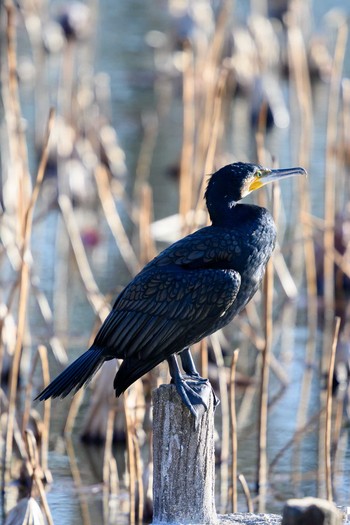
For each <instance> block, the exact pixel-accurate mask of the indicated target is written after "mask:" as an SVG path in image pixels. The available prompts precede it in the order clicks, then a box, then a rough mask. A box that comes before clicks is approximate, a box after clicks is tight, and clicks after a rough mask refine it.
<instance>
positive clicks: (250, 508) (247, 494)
mask: <svg viewBox="0 0 350 525" xmlns="http://www.w3.org/2000/svg"><path fill="white" fill-rule="evenodd" d="M238 480H239V482H240V484H241V486H242V489H243V492H244V495H245V499H246V502H247V507H248V512H254V504H253V500H252V497H251V495H250V490H249V487H248V483H247V480H246V479H245V477H244V475H243V474H239V476H238Z"/></svg>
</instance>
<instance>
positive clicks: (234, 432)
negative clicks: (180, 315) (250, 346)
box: [230, 349, 248, 512]
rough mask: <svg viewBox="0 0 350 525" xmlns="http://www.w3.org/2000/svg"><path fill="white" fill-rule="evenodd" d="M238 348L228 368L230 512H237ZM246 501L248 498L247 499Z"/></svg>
mask: <svg viewBox="0 0 350 525" xmlns="http://www.w3.org/2000/svg"><path fill="white" fill-rule="evenodd" d="M238 355H239V350H238V349H237V350H235V351H234V352H233V356H232V363H231V370H230V413H231V445H232V458H231V461H232V463H231V465H232V470H231V480H232V512H237V448H238V447H237V416H236V393H235V381H236V367H237V360H238ZM247 501H248V500H247Z"/></svg>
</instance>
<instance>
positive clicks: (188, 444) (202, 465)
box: [153, 384, 217, 525]
mask: <svg viewBox="0 0 350 525" xmlns="http://www.w3.org/2000/svg"><path fill="white" fill-rule="evenodd" d="M205 390H206V394H208V395H207V397H208V403H209V406H208V410H207V411H203V414H202V415H200V416H199V420H198V424H197V425H195V419H194V417H193V416H192V414H191V413H190V412H189V410H188V408H187V407H185V406H184V405H183V403H182V402H181V400H180V397H179V395H178V393H177V391H176V388H175V386H174V385H161V386H160V387H159V388H157V389H156V390H154V392H153V465H154V479H153V508H154V510H153V525H160V524H166V523H171V524H173V525H176V524H180V523H181V524H186V523H187V524H189V523H190V524H206V525H212V524H215V523H217V515H216V509H215V490H214V489H215V457H214V408H213V395H212V391H211V387H210V385H209V384H208V386H207V387H206V388H205Z"/></svg>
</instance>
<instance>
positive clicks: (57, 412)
mask: <svg viewBox="0 0 350 525" xmlns="http://www.w3.org/2000/svg"><path fill="white" fill-rule="evenodd" d="M248 6H249V2H237V13H238V15H237V16H238V17H239V18H241V20H243V19H244V16H245V14H246V12H247V11H248ZM336 6H337V7H343V8H344V9H346V10H347V11H349V6H348V3H347V1H346V0H343V2H340V1H339V2H337V3H336ZM333 7H335V5H334V2H333V1H332V0H327V1H326V0H323V1H322V2H321V1H319V2H315V5H312V12H313V14H314V24H312V30H313V31H314V30H315V29H317V30H319V31H323V34H324V35H325V38H330V37H331V35H330V32H329V30H327V29H326V26H325V25H324V24H323V15H324V13H325V12H327V11H328V10H329V9H331V8H333ZM97 13H98V20H97V30H96V46H95V51H94V52H95V59H94V68H95V71H96V72H98V71H103V72H106V73H107V74H108V75H109V77H110V82H111V113H112V123H113V126H114V127H115V129H116V130H117V133H118V137H119V140H120V143H121V145H122V147H123V149H124V151H125V154H126V163H127V167H128V173H129V174H130V180H127V187H128V188H129V189H131V188H132V179H133V177H132V174H133V173H134V171H135V167H136V163H137V158H138V154H139V150H140V144H141V141H142V137H143V130H142V116H143V115H145V114H147V113H149V112H153V111H155V107H156V104H157V98H156V94H155V91H154V81H155V72H154V58H153V52H152V50H151V49H150V47H149V46H147V45H146V43H145V35H146V34H147V33H148V31H150V30H159V31H169V29H170V28H171V19H170V17H169V14H168V11H167V4H166V2H163V1H160V0H158V1H156V2H153V3H148V2H143V1H140V0H138V1H137V0H130V1H127V2H115V1H112V0H104V1H101V2H100V4H99V5H98V9H97ZM349 74H350V58H349V53H348V54H347V57H346V63H345V71H344V76H348V75H349ZM327 90H328V87H327V85H326V84H322V83H320V84H317V85H316V86H315V87H314V92H313V96H314V101H315V113H314V118H315V126H314V128H315V133H314V145H313V151H312V161H311V166H312V170H311V175H310V186H311V195H312V205H313V212H314V213H315V214H316V215H317V214H318V213H319V209H318V207H319V203H320V200H321V201H322V200H323V182H322V178H323V173H324V144H325V129H326V127H325V123H326V112H325V108H326V103H327ZM174 95H175V100H174V101H173V103H172V106H171V110H170V111H169V113H168V114H167V115H166V117H165V118H164V119H163V121H162V122H160V130H159V138H158V141H157V145H156V148H155V152H154V158H153V161H152V171H151V178H150V181H151V184H152V186H153V188H154V205H155V217H156V218H162V217H164V216H167V215H169V214H172V213H175V212H176V211H177V204H178V196H177V189H176V188H177V183H176V182H175V181H173V180H172V179H170V178H169V177H167V176H166V171H167V169H168V167H169V166H171V165H173V164H174V163H177V162H178V159H179V154H180V148H181V114H180V110H181V106H180V93H179V92H177V91H176V89H175V90H174ZM176 97H177V100H176ZM24 110H25V112H26V114H27V116H28V118H30V115H31V109H30V104H29V103H28V104H27V105H26V101H25V103H24ZM247 114H248V106H247V103H246V101H245V100H244V99H242V100H240V101H239V104H237V105H236V106H235V107H234V109H233V124H232V127H233V129H232V136H233V137H234V140H232V141H230V150H231V151H230V153H232V155H233V156H235V157H240V158H249V157H250V156H251V155H252V140H251V131H250V128H249V126H247ZM238 130H239V132H238ZM295 139H296V137H294V138H293V137H291V136H290V132H289V130H288V129H284V130H275V131H273V132H272V133H271V134H270V135H269V136H268V139H267V148H268V149H269V150H270V151H271V152H272V154H276V155H277V156H278V158H279V162H280V164H281V165H289V164H291V163H293V162H294V160H295V156H294V153H293V151H292V150H291V149H292V148H291V145H292V146H293V145H294V148H295V142H294V141H295ZM293 140H294V141H293ZM294 163H295V162H294ZM282 202H283V207H284V213H285V217H286V218H285V221H286V223H288V217H289V216H290V215H293V213H292V211H290V210H293V203H292V202H290V198H289V195H288V185H287V187H285V188H283V190H282ZM99 226H100V227H101V231H102V242H101V243H100V245H99V246H97V247H96V248H95V249H94V250H92V251H91V252H90V254H89V257H90V262H91V265H92V268H93V271H94V275H95V277H96V280H97V282H98V285H99V286H100V288H101V291H102V292H108V291H110V290H116V289H117V287H118V286H123V285H124V284H125V283H126V282H127V280H128V278H129V277H128V274H127V272H126V271H125V268H124V267H123V264H122V263H121V262H120V256H119V254H118V252H117V250H116V248H115V244H114V241H113V240H112V238H111V235H110V233H109V231H108V228H107V227H106V226H105V225H101V223H100V224H99ZM62 231H63V225H62V223H61V221H60V219H59V216H58V213H57V211H53V212H52V213H50V214H49V215H48V217H47V219H46V220H45V221H44V222H42V223H40V224H38V225H37V226H36V228H35V231H34V237H33V257H34V260H35V261H36V271H37V274H38V275H40V276H41V286H42V288H43V290H44V291H45V293H46V294H47V296H48V298H49V301H50V304H51V306H52V307H53V309H54V311H55V314H56V315H55V330H56V331H57V333H58V334H60V335H61V336H62V338H63V339H64V341H65V344H66V346H67V350H68V351H69V358H70V359H72V358H73V356H75V355H77V354H79V353H80V352H81V351H82V350H83V349H84V348H85V347H86V345H87V343H88V335H89V334H90V331H91V326H92V323H93V321H94V313H93V312H92V310H91V308H90V306H89V305H88V303H87V301H86V298H85V296H84V294H83V290H82V287H81V284H80V282H79V278H78V273H77V269H76V268H75V265H74V264H72V261H69V263H68V264H69V269H68V275H65V272H66V271H67V267H66V265H67V262H66V261H65V257H66V256H67V253H69V252H68V251H67V247H66V246H64V242H63V241H62V238H63V237H64V234H63V233H62ZM62 276H65V278H66V279H67V281H66V282H65V286H67V289H68V290H69V293H68V296H67V297H68V303H67V305H66V308H65V305H63V304H60V298H61V295H60V293H59V288H60V286H62V284H61V281H60V279H61V278H62ZM53 283H54V284H53ZM31 328H32V332H33V333H34V334H35V336H34V340H33V344H36V343H37V342H38V341H42V340H44V339H45V330H44V329H43V328H42V323H41V322H40V314H39V313H38V311H37V309H36V308H35V306H34V304H33V306H32V311H31ZM279 337H280V339H283V338H286V337H289V338H290V339H291V345H290V346H289V347H288V345H287V350H285V351H280V350H278V349H277V352H279V356H278V358H279V361H280V363H281V364H282V365H283V368H284V370H285V372H286V374H287V375H288V377H289V379H290V383H289V385H288V386H287V387H286V388H285V390H284V391H283V393H282V394H281V395H280V397H278V399H277V401H276V402H275V403H274V404H273V405H272V407H271V410H270V412H269V426H268V458H269V461H272V460H273V458H275V456H276V454H277V453H278V452H279V451H280V450H281V448H282V447H283V446H284V445H285V443H286V442H287V441H288V440H289V439H290V438H291V437H292V436H293V434H294V432H295V429H296V414H297V413H298V411H299V410H300V407H301V406H302V402H303V400H301V399H300V396H301V384H302V379H303V376H304V373H305V341H306V338H307V330H306V328H305V327H304V326H302V324H301V326H298V327H297V328H296V329H295V331H294V333H293V334H291V333H288V330H285V332H282V335H281V334H279ZM318 338H319V341H318V345H317V352H319V351H320V348H321V344H320V343H321V334H320V333H319V334H318ZM276 347H278V348H281V347H282V349H283V344H280V346H278V344H277V345H276ZM244 363H245V361H244V358H243V357H242V365H243V366H244ZM247 368H249V365H248V364H247ZM52 370H53V371H52V373H54V370H55V368H54V367H53V369H52ZM279 385H280V384H279V381H278V380H276V379H275V377H274V376H273V374H271V384H270V397H271V398H274V396H275V395H276V394H277V393H278V391H279ZM319 389H320V381H319V378H318V376H317V374H314V376H313V377H312V382H311V390H310V401H308V400H305V404H306V406H305V411H306V412H307V417H310V416H311V415H313V414H314V413H315V412H316V411H317V409H318V406H319ZM238 397H239V399H238V404H239V408H241V406H242V405H241V402H242V399H243V394H242V392H239V393H238ZM68 406H69V405H68V403H67V402H57V401H56V402H55V403H54V406H53V421H52V428H51V440H50V455H49V467H50V470H51V472H52V474H53V477H54V483H53V484H52V487H51V488H50V490H49V492H48V501H49V505H50V509H51V512H52V515H53V519H54V522H55V523H56V524H63V523H64V524H65V525H77V524H79V523H82V522H83V520H82V514H81V509H84V508H86V506H88V510H89V514H90V523H92V524H94V523H101V522H102V521H101V520H102V515H103V508H104V507H103V505H104V500H103V491H102V486H101V476H102V474H101V465H102V461H103V448H98V447H87V446H85V445H83V444H82V443H81V442H80V440H79V428H81V426H82V423H83V420H84V415H85V414H86V406H87V401H85V402H84V403H83V405H82V406H81V408H80V410H79V414H78V417H77V421H76V425H75V428H76V431H75V433H74V435H73V447H74V450H75V454H76V461H77V465H78V468H79V471H80V476H81V488H79V489H77V488H76V485H75V484H74V482H73V479H72V474H71V463H70V462H69V460H68V457H67V452H66V445H65V443H64V441H63V439H62V438H61V437H60V435H61V431H62V425H63V421H64V416H65V413H66V410H67V408H68ZM257 410H258V397H257V393H255V396H253V398H252V410H251V414H250V416H249V421H248V425H246V426H243V427H242V428H241V429H240V433H239V443H238V446H239V462H238V471H239V472H242V473H244V475H245V477H246V478H247V480H248V483H249V485H250V488H251V490H252V491H254V482H255V477H256V454H257V441H256V440H257V436H256V425H255V424H254V421H256V418H257ZM344 436H345V437H343V438H342V442H341V444H340V447H339V454H338V455H339V459H338V462H337V464H336V475H335V499H336V502H337V503H338V504H340V505H346V504H347V502H348V498H349V492H350V469H349V456H350V450H349V447H348V436H347V434H344ZM318 439H319V437H318V432H317V427H315V429H314V430H313V431H310V432H308V433H306V434H305V435H304V436H303V440H302V441H301V442H300V444H299V445H298V446H295V447H290V448H289V450H288V451H287V452H286V453H285V454H283V455H282V456H281V459H280V460H279V461H278V462H277V463H276V464H275V466H274V470H273V482H272V483H271V487H270V488H269V491H268V496H267V505H266V509H267V511H269V512H281V508H282V505H283V501H284V500H285V499H286V498H287V497H292V496H306V495H316V494H320V495H321V496H323V495H324V488H321V493H320V492H319V491H318V483H317V475H316V467H317V462H318V456H317V449H318ZM115 453H116V455H117V456H118V458H119V463H118V464H119V466H121V465H122V464H123V462H124V448H123V447H122V446H121V445H120V446H118V447H116V449H115ZM120 475H121V476H122V472H120ZM218 475H219V474H218ZM105 505H107V506H108V505H109V510H110V511H112V514H113V512H115V520H114V523H118V524H122V523H127V512H128V507H127V493H126V490H125V488H124V489H123V479H121V492H120V495H118V497H117V498H116V499H115V500H111V501H109V502H108V501H107V503H106V502H105ZM105 508H106V507H105ZM240 510H242V511H244V510H245V504H244V501H243V498H241V497H240ZM83 512H84V510H83ZM84 523H88V521H84Z"/></svg>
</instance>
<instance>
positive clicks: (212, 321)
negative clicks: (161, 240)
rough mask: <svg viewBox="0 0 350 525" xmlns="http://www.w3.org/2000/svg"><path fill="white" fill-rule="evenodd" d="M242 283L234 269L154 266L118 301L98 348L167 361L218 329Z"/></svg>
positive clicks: (99, 337) (117, 354) (114, 353)
mask: <svg viewBox="0 0 350 525" xmlns="http://www.w3.org/2000/svg"><path fill="white" fill-rule="evenodd" d="M240 282H241V280H240V275H239V274H238V273H237V272H235V271H233V270H221V269H220V270H219V269H204V270H191V269H190V270H187V269H183V268H181V267H177V266H171V267H169V266H168V267H165V268H159V267H151V268H149V269H148V270H147V271H145V270H144V271H142V272H141V273H140V274H139V275H138V276H136V277H135V278H134V279H133V281H132V282H131V283H130V284H129V285H128V286H127V287H126V288H125V290H124V291H123V292H122V293H121V294H120V296H119V297H118V298H117V300H116V302H115V304H114V307H113V309H112V311H111V312H110V314H109V315H108V317H107V319H106V320H105V322H104V323H103V325H102V326H101V328H100V331H99V333H98V334H97V336H96V339H95V344H96V345H97V346H103V347H105V348H106V350H107V351H108V352H109V354H110V356H111V357H118V358H121V359H125V358H129V357H135V358H139V359H141V360H143V359H148V358H150V357H152V359H153V358H157V355H159V356H160V357H162V359H159V360H160V361H161V360H163V359H166V357H168V356H169V355H170V354H172V353H174V352H178V351H180V350H182V349H183V348H185V347H186V346H188V345H190V344H193V343H194V342H196V341H199V340H200V339H201V338H202V337H204V336H205V335H208V334H209V333H212V332H213V331H215V330H216V329H217V324H218V323H219V321H220V318H221V317H222V316H223V315H224V314H225V312H226V311H227V309H228V308H229V307H230V306H231V305H232V303H233V302H234V300H235V298H236V296H237V293H238V290H239V287H240ZM109 354H108V355H109Z"/></svg>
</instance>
